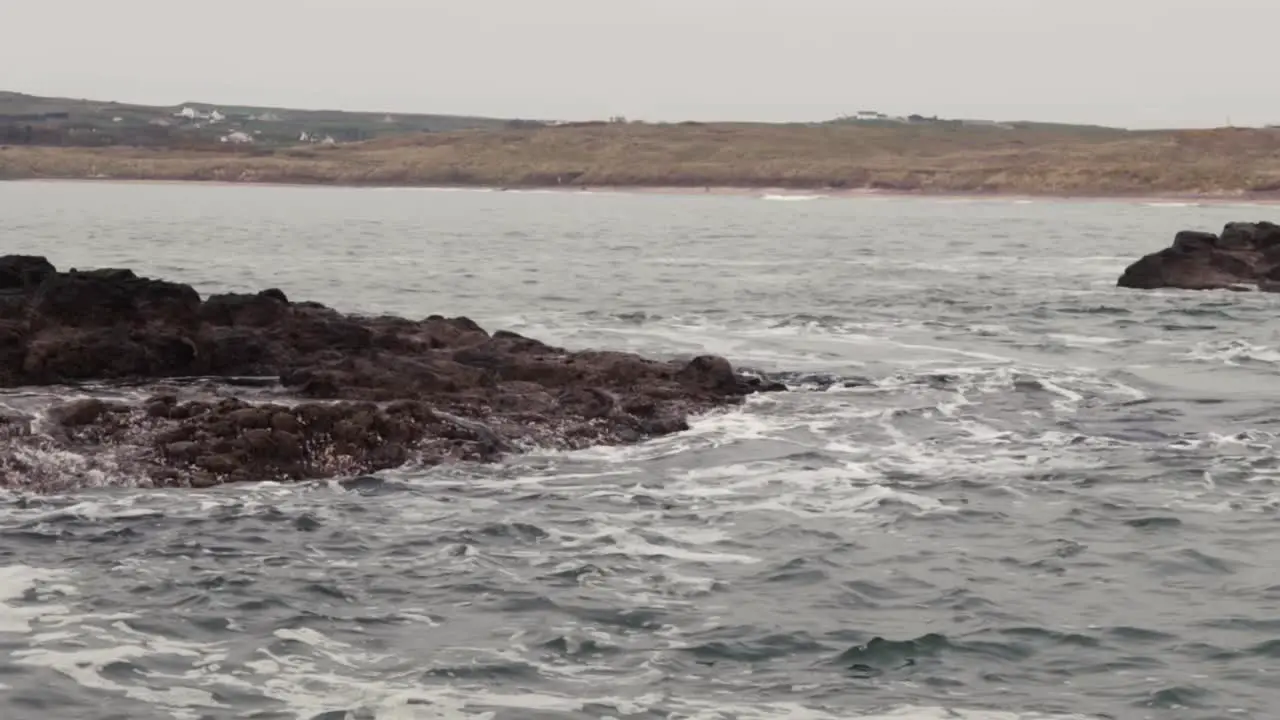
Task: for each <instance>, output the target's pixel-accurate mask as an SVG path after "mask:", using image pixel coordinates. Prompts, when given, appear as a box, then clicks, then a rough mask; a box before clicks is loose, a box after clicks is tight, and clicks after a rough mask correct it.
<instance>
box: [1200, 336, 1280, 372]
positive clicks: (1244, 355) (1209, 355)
mask: <svg viewBox="0 0 1280 720" xmlns="http://www.w3.org/2000/svg"><path fill="white" fill-rule="evenodd" d="M1184 357H1186V358H1188V359H1190V360H1196V361H1201V362H1215V363H1221V364H1223V365H1231V366H1239V365H1240V364H1241V363H1242V362H1249V361H1254V362H1262V363H1267V364H1271V365H1277V364H1280V350H1276V349H1274V348H1271V347H1269V346H1266V345H1255V344H1253V343H1250V342H1248V341H1245V340H1239V339H1235V338H1232V339H1228V340H1205V341H1201V342H1198V343H1196V344H1195V345H1194V346H1193V347H1192V348H1191V349H1190V350H1188V351H1187V353H1186V354H1185V356H1184Z"/></svg>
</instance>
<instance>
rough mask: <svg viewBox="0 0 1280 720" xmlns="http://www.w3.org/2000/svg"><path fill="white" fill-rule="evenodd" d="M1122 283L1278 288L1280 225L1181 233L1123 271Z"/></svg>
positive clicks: (1151, 286)
mask: <svg viewBox="0 0 1280 720" xmlns="http://www.w3.org/2000/svg"><path fill="white" fill-rule="evenodd" d="M1117 284H1118V285H1119V286H1120V287H1126V288H1139V289H1143V290H1150V289H1155V288H1166V287H1167V288H1182V289H1185V290H1221V289H1254V288H1257V289H1261V290H1267V291H1275V290H1277V289H1280V226H1278V225H1275V224H1273V223H1269V222H1257V223H1246V222H1234V223H1227V226H1226V227H1225V228H1223V231H1222V234H1221V235H1214V234H1213V233H1207V232H1197V231H1190V230H1188V231H1183V232H1180V233H1178V234H1177V235H1176V236H1174V239H1173V245H1171V246H1169V247H1167V248H1165V249H1164V250H1161V251H1159V252H1156V253H1152V254H1150V255H1147V256H1145V257H1143V258H1141V259H1139V260H1138V261H1137V262H1135V263H1133V264H1132V265H1130V266H1129V267H1128V268H1126V269H1125V271H1124V274H1123V275H1121V276H1120V280H1119V282H1118V283H1117Z"/></svg>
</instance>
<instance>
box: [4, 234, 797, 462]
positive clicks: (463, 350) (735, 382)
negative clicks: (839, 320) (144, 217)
mask: <svg viewBox="0 0 1280 720" xmlns="http://www.w3.org/2000/svg"><path fill="white" fill-rule="evenodd" d="M180 378H213V379H215V380H216V382H214V383H213V384H212V385H211V386H208V387H205V386H201V388H200V392H203V393H204V394H203V395H201V396H199V397H198V398H195V399H193V398H191V397H187V398H186V399H180V398H179V397H178V395H179V393H176V392H173V391H172V388H171V387H170V386H173V383H175V382H177V383H179V386H174V387H180V383H182V382H186V381H183V380H177V379H180ZM264 378H265V380H264ZM166 379H174V380H172V381H169V382H166V383H165V384H164V387H163V388H157V389H156V390H153V391H152V392H154V393H156V394H155V395H154V396H152V397H151V398H149V399H147V400H146V401H144V402H142V403H139V404H137V405H136V406H131V405H122V404H119V403H115V402H113V403H104V402H101V401H99V400H83V401H76V402H72V403H68V404H64V405H61V406H58V407H56V408H54V409H53V410H52V411H51V412H50V413H49V417H50V418H51V419H52V420H53V421H54V423H55V424H56V426H57V427H59V428H61V429H60V431H59V432H60V433H62V435H64V436H65V437H61V436H60V437H58V438H46V439H44V440H43V442H63V443H68V444H73V445H74V446H75V447H76V449H77V451H78V452H86V451H94V450H95V449H97V450H100V451H103V452H107V451H111V450H112V449H117V450H119V449H123V450H121V452H122V453H123V455H122V456H123V457H125V458H127V461H128V462H129V463H132V464H133V465H135V466H136V467H137V469H138V471H139V472H142V473H145V474H146V475H147V476H148V477H150V478H151V479H152V481H153V482H154V483H155V484H159V485H189V486H194V487H207V486H209V485H213V484H218V483H222V482H228V481H239V480H260V479H304V478H318V477H330V476H335V475H350V474H358V473H368V472H373V471H377V470H381V469H386V468H390V467H395V466H397V465H401V464H404V463H406V462H410V461H413V462H421V463H426V464H430V463H439V462H451V461H458V460H466V461H480V462H487V461H492V460H496V459H498V458H500V457H501V456H502V455H504V454H506V453H510V452H514V451H518V450H519V449H522V448H529V447H535V446H541V447H553V448H563V449H571V448H580V447H585V446H588V445H591V444H598V443H623V442H637V441H640V440H643V439H644V438H646V437H652V436H655V435H662V434H667V433H672V432H678V431H681V430H684V429H686V428H687V427H688V423H687V418H688V417H689V416H690V415H691V414H694V413H700V412H705V411H708V410H711V409H714V408H717V407H722V406H725V405H731V404H734V403H737V402H740V401H741V399H742V398H743V397H744V396H746V395H749V394H751V393H755V392H768V391H777V390H785V386H783V385H781V384H779V383H775V382H772V381H770V380H767V379H763V378H761V377H757V376H746V375H743V374H740V373H738V372H737V371H735V370H734V368H733V366H732V365H731V364H730V363H729V361H727V360H725V359H724V358H720V357H714V356H703V357H697V358H693V359H692V360H689V361H687V362H676V361H673V362H660V361H656V360H651V359H646V358H642V357H640V356H637V355H634V354H630V353H622V352H603V351H582V352H571V351H568V350H565V349H563V348H558V347H553V346H550V345H547V344H545V343H542V342H540V341H538V340H535V339H532V338H527V337H524V336H521V335H519V334H516V333H512V332H508V331H498V332H495V333H493V334H492V335H490V334H489V333H488V332H486V331H485V330H484V329H482V328H481V327H480V326H479V325H477V324H476V323H475V322H473V321H472V320H470V319H468V318H465V317H463V318H452V319H449V318H444V317H441V316H438V315H433V316H430V317H428V318H426V319H424V320H421V321H415V320H409V319H405V318H399V317H390V316H380V317H362V316H355V315H344V314H342V313H339V312H337V311H335V310H332V309H330V308H327V307H325V306H324V305H320V304H318V303H314V302H296V301H290V299H289V298H288V297H286V296H285V294H284V293H283V292H282V291H280V290H278V289H269V290H264V291H262V292H259V293H256V294H231V293H229V294H218V295H213V296H211V297H209V298H208V299H205V300H202V299H201V297H200V296H199V294H198V293H196V291H195V290H194V289H192V288H191V287H190V286H188V285H183V284H179V283H172V282H166V281H162V280H153V279H149V278H143V277H138V276H137V275H136V274H134V273H133V272H132V271H130V270H125V269H103V270H90V271H75V270H73V271H71V272H68V273H60V272H57V271H56V269H55V268H54V267H53V266H52V265H51V264H49V263H48V261H46V260H45V259H44V258H40V257H32V256H6V257H0V387H19V386H29V385H54V384H62V383H76V382H82V381H120V382H128V383H135V384H142V385H144V386H146V385H157V384H159V383H160V382H161V381H166ZM253 393H258V394H262V393H268V394H274V395H275V396H276V397H279V396H280V395H282V394H284V395H291V396H293V398H294V399H295V400H299V401H301V402H299V403H298V404H281V403H278V402H256V401H253V400H252V398H250V397H246V395H252V394H253ZM190 394H191V393H190V392H188V393H187V395H190ZM9 435H10V436H12V437H8V436H3V435H0V484H2V483H4V482H9V483H12V482H14V480H13V478H14V477H15V476H16V475H18V474H19V473H18V472H17V471H14V472H11V473H9V474H8V475H6V474H5V472H4V468H6V467H9V468H16V467H19V465H20V463H19V464H15V463H14V462H6V461H5V455H6V453H7V452H10V451H11V450H12V449H13V448H12V447H11V445H12V443H13V442H18V441H19V440H15V439H12V438H17V437H18V434H17V433H10V434H9ZM4 443H9V446H6V445H5V444H4ZM125 450H127V452H124V451H125Z"/></svg>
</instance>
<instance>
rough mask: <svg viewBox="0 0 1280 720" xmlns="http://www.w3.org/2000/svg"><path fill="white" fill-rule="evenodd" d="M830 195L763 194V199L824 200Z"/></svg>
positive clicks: (785, 200)
mask: <svg viewBox="0 0 1280 720" xmlns="http://www.w3.org/2000/svg"><path fill="white" fill-rule="evenodd" d="M828 197H830V196H829V195H761V196H760V199H761V200H773V201H777V202H804V201H806V200H822V199H825V198H828Z"/></svg>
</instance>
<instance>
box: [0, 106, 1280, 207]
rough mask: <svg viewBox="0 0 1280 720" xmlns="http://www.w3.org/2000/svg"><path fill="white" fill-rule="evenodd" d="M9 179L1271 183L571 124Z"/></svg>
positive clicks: (1194, 163)
mask: <svg viewBox="0 0 1280 720" xmlns="http://www.w3.org/2000/svg"><path fill="white" fill-rule="evenodd" d="M24 178H110V179H131V180H209V181H227V182H280V183H314V184H345V185H422V186H426V185H485V186H498V187H529V186H542V187H545V186H569V187H575V186H590V187H602V186H618V187H623V186H626V187H689V188H701V187H703V186H714V187H736V188H765V187H770V188H772V187H780V188H796V189H824V190H826V189H831V188H839V189H847V190H855V189H862V188H867V189H880V190H895V191H905V192H921V193H1000V194H1028V195H1063V196H1065V195H1077V196H1082V195H1093V196H1108V195H1158V194H1165V195H1169V194H1177V195H1201V196H1237V195H1249V194H1280V130H1265V129H1218V130H1169V131H1141V132H1138V131H1124V130H1111V129H1104V128H1071V127H1070V126H1020V127H1013V128H1007V127H1005V128H1001V127H987V126H976V125H966V126H954V125H940V124H928V123H925V124H919V125H898V126H869V125H859V124H827V125H814V126H809V125H764V124H693V123H687V124H678V125H646V124H587V125H575V126H560V127H546V128H537V129H526V130H468V131H460V132H449V133H412V134H400V135H394V136H388V137H382V138H378V139H374V140H370V141H366V142H362V143H350V144H339V145H337V146H333V147H318V146H300V147H296V148H294V147H279V148H273V149H268V148H251V149H245V148H232V147H226V148H221V149H216V150H172V149H142V148H130V147H109V148H96V149H94V148H62V147H28V146H17V145H15V146H9V147H7V148H5V149H3V150H0V179H24Z"/></svg>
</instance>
